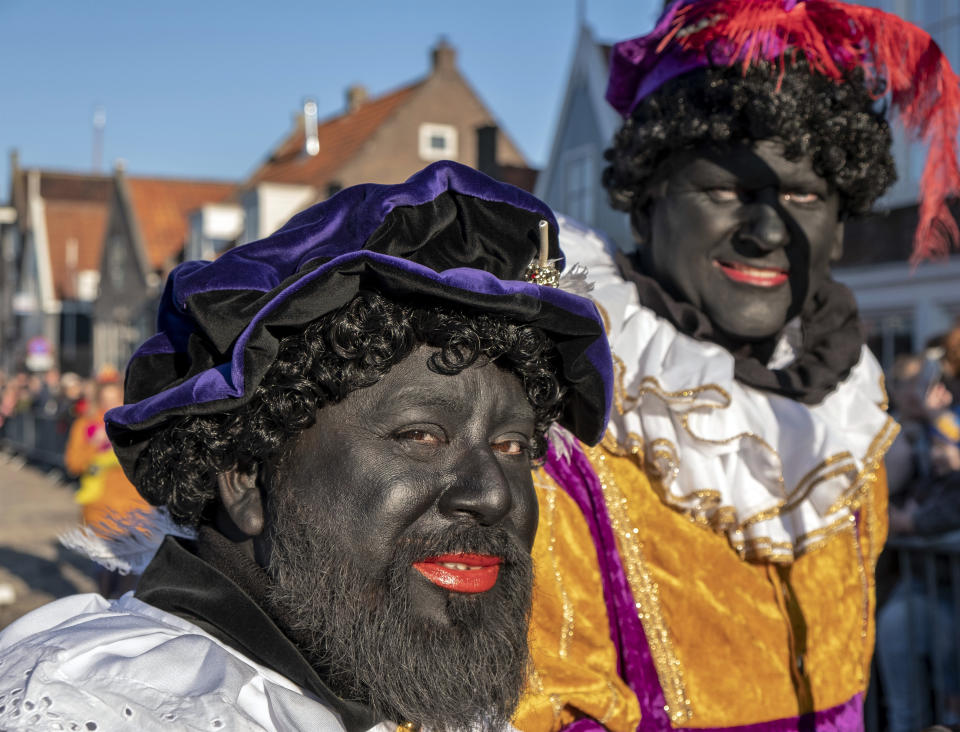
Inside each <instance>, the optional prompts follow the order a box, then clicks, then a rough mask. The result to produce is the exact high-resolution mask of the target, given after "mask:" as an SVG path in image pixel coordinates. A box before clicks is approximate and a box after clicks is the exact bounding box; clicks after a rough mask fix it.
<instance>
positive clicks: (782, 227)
mask: <svg viewBox="0 0 960 732" xmlns="http://www.w3.org/2000/svg"><path fill="white" fill-rule="evenodd" d="M739 238H740V239H741V240H743V241H745V242H748V243H749V244H752V245H753V246H755V247H757V248H758V249H760V250H761V251H762V252H764V253H766V252H772V251H773V250H775V249H781V248H782V247H785V246H786V245H787V244H788V243H789V242H790V232H789V231H788V230H787V224H786V222H785V221H784V220H783V212H782V211H781V210H780V209H779V207H778V205H777V203H776V202H775V201H773V200H767V197H765V196H764V197H759V198H758V199H757V200H755V201H753V202H752V203H750V204H748V205H747V206H746V211H745V220H744V223H743V226H742V227H741V229H740V232H739Z"/></svg>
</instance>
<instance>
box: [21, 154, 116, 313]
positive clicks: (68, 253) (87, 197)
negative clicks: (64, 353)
mask: <svg viewBox="0 0 960 732" xmlns="http://www.w3.org/2000/svg"><path fill="white" fill-rule="evenodd" d="M39 193H40V198H41V200H42V207H43V208H42V210H43V219H44V225H45V230H46V249H47V251H46V257H47V259H48V261H49V266H50V276H51V279H52V285H53V297H54V298H55V299H57V300H65V299H73V298H75V297H77V291H76V289H77V281H76V275H77V273H78V272H82V271H84V270H98V269H99V267H100V255H101V251H102V247H103V238H104V233H105V231H106V227H107V213H108V210H109V209H108V206H109V202H110V197H111V195H112V193H113V179H112V178H110V177H108V176H100V175H83V174H77V173H59V172H49V171H40V185H39Z"/></svg>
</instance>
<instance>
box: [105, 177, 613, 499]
mask: <svg viewBox="0 0 960 732" xmlns="http://www.w3.org/2000/svg"><path fill="white" fill-rule="evenodd" d="M541 220H546V221H547V222H548V224H549V237H550V249H551V256H552V257H557V258H559V257H560V252H559V249H558V246H557V223H556V219H555V218H554V216H553V214H552V212H551V211H550V209H549V208H548V207H547V206H546V204H544V203H543V202H542V201H540V200H538V199H537V198H535V197H533V196H532V195H530V194H528V193H526V192H525V191H522V190H520V189H519V188H515V187H513V186H510V185H507V184H504V183H499V182H497V181H495V180H493V179H491V178H489V177H487V176H485V175H483V174H482V173H478V172H477V171H475V170H473V169H472V168H468V167H466V166H463V165H459V164H457V163H453V162H449V161H441V162H438V163H434V164H433V165H430V166H429V167H427V168H425V169H424V170H422V171H420V172H419V173H417V174H415V175H414V176H412V177H411V178H410V179H409V180H407V181H406V182H405V183H401V184H398V185H377V184H366V185H358V186H354V187H352V188H347V189H344V190H343V191H341V192H340V193H338V194H337V195H335V196H334V197H332V198H330V199H329V200H327V201H324V202H322V203H318V204H316V205H314V206H312V207H311V208H308V209H307V210H305V211H303V212H301V213H299V214H297V215H296V216H294V217H293V218H292V219H291V220H290V221H289V222H288V223H287V224H286V225H285V226H284V227H283V228H282V229H280V230H279V231H277V232H276V233H274V234H272V235H271V236H268V237H267V238H265V239H262V240H260V241H257V242H253V243H250V244H246V245H243V246H240V247H237V248H236V249H232V250H230V251H228V252H227V253H226V254H224V255H223V256H222V257H220V258H219V259H217V260H215V261H213V262H184V263H183V264H181V265H179V266H178V267H177V268H176V269H175V270H174V271H173V272H172V273H171V274H170V277H169V278H168V280H167V285H166V288H165V289H164V293H163V297H162V300H161V303H160V310H159V314H158V318H157V331H158V332H157V334H156V335H155V336H153V337H152V338H150V339H148V340H147V341H146V342H145V343H144V344H143V345H142V346H140V348H139V349H138V350H137V352H136V353H135V354H134V355H133V358H132V359H131V360H130V363H129V364H128V366H127V376H126V394H125V401H126V404H125V405H124V406H122V407H117V408H116V409H112V410H110V411H109V412H107V415H106V423H107V432H108V434H109V436H110V439H111V441H112V442H113V444H114V447H115V449H116V452H117V455H118V456H119V458H120V462H121V464H122V465H123V468H124V470H125V471H126V473H127V475H128V476H130V477H131V479H132V480H133V481H134V483H135V484H136V483H137V480H136V470H135V467H136V462H137V457H138V456H139V454H140V452H141V451H142V449H143V448H144V447H145V445H146V443H147V442H148V441H149V439H150V435H151V433H152V432H153V431H154V430H155V429H157V428H158V427H161V426H162V425H164V423H166V422H167V421H168V420H170V419H171V418H175V417H177V416H181V415H196V414H211V413H217V412H224V411H230V410H234V409H237V408H238V407H240V406H241V405H243V404H245V403H246V402H247V401H249V399H250V398H251V397H252V395H253V393H254V391H255V389H256V387H257V386H258V385H259V383H260V382H261V380H262V379H263V376H264V374H265V373H266V371H267V369H268V368H269V367H270V365H271V364H272V363H273V361H274V359H275V358H276V355H277V350H278V346H279V341H280V338H281V335H280V333H281V332H282V331H287V332H289V330H290V329H291V328H298V327H302V326H304V325H306V324H307V323H309V322H310V321H312V320H315V319H316V318H318V317H320V316H322V315H324V314H326V313H329V312H331V311H333V310H335V309H337V308H339V307H340V306H342V305H344V304H346V303H348V302H349V301H351V300H352V299H353V297H354V296H355V295H356V294H357V292H358V291H360V290H372V291H376V292H379V293H381V294H383V295H386V296H394V297H397V298H404V299H410V298H414V299H423V300H427V301H430V302H438V301H441V302H445V303H449V304H453V305H456V306H460V307H464V308H468V309H475V310H477V311H480V312H487V313H495V314H500V315H505V316H509V317H511V318H513V319H515V320H516V321H518V322H523V323H529V324H531V325H535V326H537V327H539V328H541V329H543V330H544V331H545V332H546V333H547V335H548V336H549V337H550V338H551V339H552V340H553V341H554V343H555V344H556V347H557V351H558V353H559V356H560V361H561V363H560V368H559V373H558V377H559V378H560V379H561V381H562V382H563V383H564V384H565V385H566V386H567V390H568V393H567V397H566V399H565V405H564V412H563V416H562V418H561V420H560V422H561V424H562V425H564V426H565V427H567V428H568V429H570V430H571V431H572V432H573V433H574V434H575V435H577V437H579V438H580V439H582V440H584V441H585V442H588V443H591V444H593V443H596V442H597V441H598V440H599V439H600V437H601V436H602V435H603V431H604V429H605V427H606V421H607V417H608V413H609V410H610V405H611V400H612V394H613V366H612V361H611V357H610V351H609V347H608V345H607V341H606V337H605V335H604V329H603V323H602V320H601V318H600V315H599V314H598V312H597V310H596V308H595V307H594V305H593V304H592V303H591V302H590V301H589V300H587V299H585V298H582V297H579V296H577V295H573V294H571V293H568V292H565V291H563V290H559V289H555V288H551V287H545V286H540V285H535V284H531V283H529V282H525V281H522V277H523V273H524V271H525V269H526V267H527V265H528V264H529V263H530V262H531V260H533V259H534V258H536V256H537V253H538V249H539V237H538V224H539V222H540V221H541Z"/></svg>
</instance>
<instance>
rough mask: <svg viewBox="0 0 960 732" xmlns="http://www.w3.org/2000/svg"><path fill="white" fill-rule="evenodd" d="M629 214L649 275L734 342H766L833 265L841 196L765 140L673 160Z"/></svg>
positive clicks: (807, 166) (805, 164) (805, 162)
mask: <svg viewBox="0 0 960 732" xmlns="http://www.w3.org/2000/svg"><path fill="white" fill-rule="evenodd" d="M663 170H664V171H665V174H664V175H665V177H663V178H661V179H660V180H659V181H658V182H656V183H654V184H652V185H651V187H650V190H649V193H650V198H649V204H648V206H647V208H646V209H645V211H644V212H642V213H635V214H634V228H635V230H636V231H637V233H638V237H639V238H640V239H641V246H642V253H641V256H642V257H643V259H644V263H645V266H646V268H647V271H648V272H650V273H651V274H652V275H653V276H654V277H656V278H657V279H658V280H659V281H660V283H661V284H663V285H664V286H665V287H666V288H667V289H668V290H670V291H671V292H672V293H673V294H674V295H675V296H676V297H678V298H679V299H680V300H683V301H686V302H688V303H690V304H691V305H694V306H696V307H697V308H699V309H700V310H701V311H702V312H704V313H705V314H706V315H707V317H709V318H710V320H711V321H712V322H713V324H714V325H716V326H717V327H718V328H719V329H720V330H721V331H723V332H725V333H726V334H728V335H729V336H731V337H732V338H733V339H735V340H741V341H751V340H759V339H763V338H768V337H771V336H774V335H775V334H776V333H778V332H779V331H780V329H781V328H783V326H784V324H785V323H786V322H787V321H788V320H790V319H791V318H792V317H794V316H795V315H797V314H798V313H799V312H800V311H801V309H802V308H803V305H804V303H805V302H807V300H808V298H809V297H810V296H811V295H812V293H814V292H815V291H816V290H817V288H818V287H819V286H820V284H821V283H822V281H823V280H824V278H826V277H827V275H828V274H829V268H830V262H831V261H832V260H834V259H836V258H837V257H839V254H840V251H841V246H842V238H843V225H842V223H841V222H840V220H839V196H838V195H837V193H836V191H834V190H832V189H831V187H830V186H829V184H828V183H827V181H826V180H825V179H824V178H822V177H821V176H819V175H817V174H816V173H815V172H814V170H813V167H812V164H811V161H810V159H809V158H802V159H800V160H797V161H790V160H787V159H786V158H785V157H784V156H783V146H782V145H781V144H780V143H778V142H775V141H771V140H763V141H759V142H756V143H754V144H752V145H750V146H742V147H737V148H734V149H733V150H731V151H728V152H723V153H715V154H707V153H694V152H689V153H679V154H677V155H675V156H674V157H672V158H671V159H670V160H669V161H667V163H665V164H664V166H663Z"/></svg>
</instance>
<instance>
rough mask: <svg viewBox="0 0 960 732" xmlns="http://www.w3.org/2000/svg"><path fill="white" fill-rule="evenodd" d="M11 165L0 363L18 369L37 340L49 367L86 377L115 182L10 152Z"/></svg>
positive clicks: (0, 280) (3, 238)
mask: <svg viewBox="0 0 960 732" xmlns="http://www.w3.org/2000/svg"><path fill="white" fill-rule="evenodd" d="M10 168H11V176H10V200H9V203H8V205H7V206H4V207H3V211H4V216H3V217H2V220H0V243H2V258H0V368H3V369H4V370H6V371H8V372H9V371H13V370H15V369H20V368H24V367H25V365H26V364H27V358H26V357H27V353H26V350H27V344H28V343H30V342H33V343H36V342H37V341H38V340H40V341H42V342H45V343H46V344H47V347H48V348H49V349H50V353H51V355H52V357H53V358H52V365H55V366H58V367H59V368H60V369H61V370H64V371H75V372H77V373H79V374H81V375H88V374H89V373H90V369H91V366H92V354H91V348H90V340H91V339H90V336H91V328H92V320H91V319H92V314H93V302H94V300H95V299H96V295H97V287H98V279H99V262H100V253H101V247H102V243H103V235H104V231H105V229H106V224H107V209H108V205H109V201H110V197H111V195H112V192H113V179H112V178H111V177H110V176H104V175H88V174H82V173H70V172H62V171H54V170H42V169H38V168H21V167H20V165H19V160H18V157H17V155H16V153H13V154H12V155H11V166H10ZM34 367H35V368H43V367H45V366H34Z"/></svg>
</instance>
